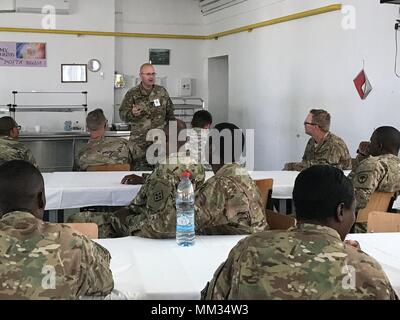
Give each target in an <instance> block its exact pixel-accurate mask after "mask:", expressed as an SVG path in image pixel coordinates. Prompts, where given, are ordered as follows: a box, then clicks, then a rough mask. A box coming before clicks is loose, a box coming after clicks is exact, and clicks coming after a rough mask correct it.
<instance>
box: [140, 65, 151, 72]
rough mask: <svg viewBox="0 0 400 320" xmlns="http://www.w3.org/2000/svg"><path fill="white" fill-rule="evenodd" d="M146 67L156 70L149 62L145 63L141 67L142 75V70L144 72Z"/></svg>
mask: <svg viewBox="0 0 400 320" xmlns="http://www.w3.org/2000/svg"><path fill="white" fill-rule="evenodd" d="M144 67H153V68H154V66H153V65H152V64H151V63H149V62H146V63H143V64H142V65H141V66H140V73H142V70H143V68H144Z"/></svg>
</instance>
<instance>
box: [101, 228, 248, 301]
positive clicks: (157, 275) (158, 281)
mask: <svg viewBox="0 0 400 320" xmlns="http://www.w3.org/2000/svg"><path fill="white" fill-rule="evenodd" d="M243 237H244V236H197V237H196V243H195V245H194V246H192V247H179V246H178V245H177V244H176V241H175V239H163V240H155V239H145V238H139V237H125V238H119V239H98V240H96V242H98V243H100V244H101V245H102V246H104V247H106V248H107V249H108V250H109V251H110V253H111V256H112V259H111V270H112V273H113V277H114V284H115V286H114V288H115V289H114V291H113V292H112V293H111V295H110V296H109V297H107V298H110V299H154V300H155V299H190V300H196V299H200V291H201V290H202V289H203V288H204V287H205V285H206V283H207V281H209V280H211V279H212V277H213V274H214V271H215V270H216V269H217V268H218V266H219V265H220V264H221V263H222V262H223V261H224V260H225V259H226V258H227V257H228V254H229V251H230V249H231V248H233V247H234V246H235V245H236V243H237V242H238V241H239V240H240V239H241V238H243Z"/></svg>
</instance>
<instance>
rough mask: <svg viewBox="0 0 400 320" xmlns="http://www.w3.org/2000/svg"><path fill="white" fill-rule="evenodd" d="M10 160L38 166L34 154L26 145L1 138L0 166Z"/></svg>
mask: <svg viewBox="0 0 400 320" xmlns="http://www.w3.org/2000/svg"><path fill="white" fill-rule="evenodd" d="M10 160H25V161H28V162H30V163H32V164H33V165H35V166H37V164H36V160H35V158H34V157H33V154H32V152H31V151H30V150H29V149H28V148H27V147H25V145H24V144H23V143H21V142H18V141H17V140H15V139H13V138H10V137H6V136H1V137H0V164H2V163H4V162H7V161H10Z"/></svg>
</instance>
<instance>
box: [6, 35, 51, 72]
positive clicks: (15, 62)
mask: <svg viewBox="0 0 400 320" xmlns="http://www.w3.org/2000/svg"><path fill="white" fill-rule="evenodd" d="M0 66H3V67H47V59H46V43H43V42H5V41H0Z"/></svg>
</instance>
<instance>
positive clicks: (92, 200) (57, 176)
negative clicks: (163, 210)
mask: <svg viewBox="0 0 400 320" xmlns="http://www.w3.org/2000/svg"><path fill="white" fill-rule="evenodd" d="M349 172H350V171H348V170H347V171H345V174H348V173H349ZM132 173H133V172H128V171H119V172H54V173H43V177H44V181H45V189H46V191H45V192H46V200H47V204H46V209H47V210H56V209H69V208H80V207H85V206H95V205H98V206H125V205H127V204H129V202H130V201H131V200H132V199H133V198H134V197H135V196H136V194H137V193H138V191H139V189H140V187H141V186H140V185H136V186H133V185H122V184H121V179H122V178H123V177H124V176H125V175H127V174H132ZM134 173H136V174H138V175H141V174H142V173H143V172H134ZM298 174H299V173H298V172H297V171H252V172H250V176H251V177H252V179H253V180H260V179H266V178H272V179H274V184H273V189H272V198H274V199H292V192H293V186H294V182H295V180H296V177H297V175H298ZM212 176H213V173H212V172H211V171H208V172H207V173H206V179H209V178H210V177H212ZM393 208H395V209H400V199H398V200H396V202H395V204H394V205H393Z"/></svg>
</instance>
